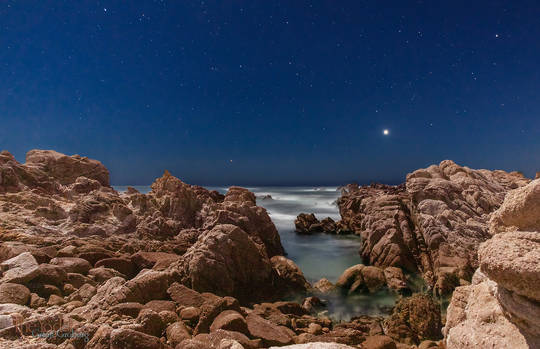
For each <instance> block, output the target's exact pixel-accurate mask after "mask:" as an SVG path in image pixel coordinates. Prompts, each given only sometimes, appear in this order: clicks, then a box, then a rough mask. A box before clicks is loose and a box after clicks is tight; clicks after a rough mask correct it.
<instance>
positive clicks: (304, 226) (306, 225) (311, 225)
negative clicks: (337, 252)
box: [294, 213, 323, 234]
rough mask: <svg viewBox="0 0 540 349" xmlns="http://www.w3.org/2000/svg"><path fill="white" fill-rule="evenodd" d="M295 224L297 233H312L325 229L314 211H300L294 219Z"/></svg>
mask: <svg viewBox="0 0 540 349" xmlns="http://www.w3.org/2000/svg"><path fill="white" fill-rule="evenodd" d="M294 226H295V228H296V232H297V233H301V234H312V233H320V232H322V231H323V229H322V226H321V223H320V222H319V220H318V219H317V218H316V217H315V215H314V214H313V213H310V214H307V213H300V214H299V215H298V216H297V217H296V220H295V221H294Z"/></svg>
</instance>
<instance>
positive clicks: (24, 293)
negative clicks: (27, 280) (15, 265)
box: [0, 282, 30, 305]
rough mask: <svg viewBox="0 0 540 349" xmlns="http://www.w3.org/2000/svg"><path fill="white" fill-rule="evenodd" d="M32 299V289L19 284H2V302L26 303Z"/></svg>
mask: <svg viewBox="0 0 540 349" xmlns="http://www.w3.org/2000/svg"><path fill="white" fill-rule="evenodd" d="M29 300H30V290H29V289H28V288H27V287H25V286H23V285H19V284H12V283H8V282H6V283H3V284H0V303H13V304H20V305H26V304H28V301H29Z"/></svg>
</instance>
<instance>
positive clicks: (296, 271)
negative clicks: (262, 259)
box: [270, 256, 311, 295]
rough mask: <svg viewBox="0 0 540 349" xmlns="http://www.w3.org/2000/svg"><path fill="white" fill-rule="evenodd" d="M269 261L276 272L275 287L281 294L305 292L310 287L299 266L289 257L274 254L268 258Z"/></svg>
mask: <svg viewBox="0 0 540 349" xmlns="http://www.w3.org/2000/svg"><path fill="white" fill-rule="evenodd" d="M270 263H271V264H272V268H273V269H274V271H275V272H276V274H277V277H276V278H275V280H276V282H275V283H274V284H275V287H276V288H277V289H278V290H279V292H280V294H281V295H297V294H300V293H305V292H307V290H308V289H309V288H310V287H311V286H310V284H309V283H308V282H307V281H306V278H305V277H304V274H303V273H302V271H301V270H300V268H299V267H298V266H297V265H296V264H295V263H294V262H293V261H291V260H290V259H288V258H285V257H283V256H274V257H272V258H271V259H270Z"/></svg>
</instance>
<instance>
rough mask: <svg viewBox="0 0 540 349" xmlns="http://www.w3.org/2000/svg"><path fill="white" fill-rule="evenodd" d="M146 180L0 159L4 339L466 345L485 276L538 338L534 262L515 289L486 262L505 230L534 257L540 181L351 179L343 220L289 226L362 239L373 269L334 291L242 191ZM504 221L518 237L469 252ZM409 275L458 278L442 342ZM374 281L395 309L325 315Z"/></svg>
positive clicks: (48, 156) (359, 269) (77, 164)
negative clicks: (314, 278)
mask: <svg viewBox="0 0 540 349" xmlns="http://www.w3.org/2000/svg"><path fill="white" fill-rule="evenodd" d="M151 188H152V190H151V191H150V192H149V193H147V194H141V193H139V192H138V191H137V190H135V189H133V188H129V189H128V190H127V191H126V192H124V193H119V192H117V191H115V190H114V189H113V188H112V187H111V186H110V184H109V172H108V170H107V169H106V168H105V166H103V165H102V164H101V163H100V162H99V161H96V160H91V159H88V158H85V157H81V156H78V155H73V156H67V155H64V154H60V153H57V152H54V151H47V150H33V151H30V152H28V154H27V157H26V162H25V163H24V164H22V163H19V162H18V161H16V159H15V158H14V157H13V156H12V155H11V154H10V153H8V152H7V151H3V152H1V153H0V241H1V243H0V271H1V274H0V277H1V278H0V347H2V348H4V347H5V348H12V347H24V348H48V347H51V348H53V347H60V348H70V349H71V348H77V349H78V348H115V349H116V348H176V349H182V348H222V349H225V348H235V349H239V348H269V347H276V346H279V347H284V346H287V347H290V348H296V347H297V348H347V347H349V348H350V347H353V348H354V347H355V348H412V347H417V346H418V347H420V348H428V347H441V348H442V347H445V345H446V343H447V344H448V347H453V348H465V347H466V345H470V343H473V342H471V341H467V338H470V336H471V334H470V333H467V332H464V331H461V332H460V331H459V328H461V327H464V328H468V329H471V328H474V326H481V325H482V324H481V323H478V321H479V320H478V319H477V318H476V317H473V315H472V313H471V314H469V313H467V311H469V309H468V307H467V306H466V305H467V304H469V303H470V302H474V297H473V296H472V295H473V294H476V293H478V292H483V291H482V290H480V289H479V291H476V289H477V288H478V287H480V286H481V285H484V284H489V285H493V284H496V285H499V286H498V290H499V292H497V293H496V295H495V296H493V297H495V301H494V302H499V303H497V304H499V305H500V309H503V310H501V311H500V314H502V315H500V314H499V313H497V314H499V315H500V318H501V319H506V320H504V321H507V322H508V323H511V324H514V322H516V321H517V323H518V324H517V325H515V326H517V328H518V329H519V330H520V331H521V330H522V329H524V330H525V331H527V333H528V334H527V336H524V337H523V338H525V339H523V341H522V342H519V343H520V344H523V343H525V344H524V345H527V343H529V345H531V343H536V342H535V338H537V336H538V333H540V331H538V322H537V321H536V320H535V319H537V317H536V318H535V317H534V314H536V313H528V312H527V310H523V309H524V307H526V306H527V307H528V308H529V309H536V308H534V307H533V308H531V307H530V305H529V304H533V305H535V304H537V303H535V302H538V300H539V299H538V298H536V297H538V295H537V294H536V290H537V289H538V288H534V287H532V288H531V283H533V284H534V283H537V282H538V259H536V263H535V262H534V259H529V260H528V262H529V264H530V265H529V264H527V266H526V267H524V268H525V269H523V270H521V269H519V270H518V271H516V273H517V275H518V276H519V277H521V276H523V278H524V279H523V280H524V281H523V282H522V283H518V284H517V285H518V286H517V289H516V288H515V287H514V286H510V285H509V282H507V281H506V277H507V276H508V275H507V274H506V270H507V269H511V268H510V267H508V268H507V267H505V266H503V267H501V268H502V270H503V272H501V270H500V268H499V266H497V267H494V266H492V262H489V261H491V259H490V257H489V256H490V254H492V253H493V252H492V250H494V249H496V247H497V246H498V244H500V243H501V242H499V240H498V239H499V235H500V236H501V237H502V236H508V239H509V240H508V241H511V242H512V243H515V245H516V249H517V250H518V252H519V251H521V250H520V249H521V248H523V247H524V246H525V247H526V248H529V247H530V246H532V252H530V253H532V255H531V257H530V258H534V257H535V256H536V254H537V253H538V248H537V245H534V244H538V235H537V234H539V233H538V230H540V229H539V227H540V225H538V220H537V218H534V217H539V215H538V208H539V207H540V203H539V201H538V197H539V196H537V195H538V188H540V183H539V180H536V181H532V182H531V181H530V180H528V179H526V178H525V177H523V176H522V175H520V174H518V173H506V172H503V171H486V170H470V169H468V168H465V167H460V166H458V165H456V164H454V163H453V162H450V161H445V162H443V163H441V164H440V165H439V166H432V167H430V168H428V169H426V170H418V171H415V172H414V173H412V174H410V175H409V176H407V182H406V184H405V185H402V186H397V187H391V186H384V185H373V186H369V187H358V186H352V185H349V186H347V187H346V188H345V189H344V190H343V193H342V197H341V198H340V199H339V200H338V205H339V208H340V213H341V216H342V220H341V221H339V222H333V221H329V220H323V222H315V221H313V220H312V217H308V216H306V217H301V218H299V223H298V224H297V227H299V226H300V227H301V229H303V231H302V232H304V233H308V232H318V231H328V232H330V231H335V232H338V233H345V232H353V233H355V234H358V235H360V236H361V237H362V238H363V245H362V247H361V254H362V257H363V258H364V260H365V261H366V264H369V265H366V266H364V265H357V266H353V267H351V268H349V269H347V270H346V271H344V273H343V275H342V277H341V278H340V279H339V280H338V282H337V283H336V284H335V285H333V284H331V283H330V282H329V281H328V280H326V281H325V280H324V279H323V280H321V281H319V282H317V283H316V284H314V285H310V284H309V283H308V282H307V281H306V279H305V277H304V275H303V273H302V271H301V270H300V269H299V268H298V266H297V265H296V264H295V263H294V262H293V261H291V260H289V259H287V258H286V257H285V256H284V254H285V251H284V249H283V247H282V245H281V241H280V236H279V234H278V232H277V230H276V228H275V226H274V224H273V223H272V221H271V219H270V217H269V216H268V214H267V212H266V210H265V209H264V208H262V207H259V206H257V203H256V199H255V196H254V194H253V193H251V192H250V191H248V190H247V189H244V188H240V187H231V188H230V189H229V190H228V192H227V193H226V195H222V194H220V193H218V192H216V191H209V190H207V189H205V188H203V187H200V186H194V185H189V184H186V183H184V182H182V181H181V180H179V179H178V178H176V177H174V176H172V175H171V174H170V173H168V172H167V171H166V172H165V174H164V175H163V176H162V177H161V178H158V179H156V181H155V182H154V183H153V184H152V187H151ZM531 188H532V189H531ZM514 189H515V190H514ZM511 190H514V191H511ZM522 191H526V193H525V194H523V193H522ZM509 192H510V193H512V195H511V194H508V195H507V193H509ZM514 193H518V194H514ZM520 193H521V194H520ZM505 196H506V197H507V199H506V201H504V204H503V200H504V199H505ZM524 197H525V199H523V198H524ZM531 197H532V199H531ZM508 200H512V202H515V204H511V203H507V201H508ZM520 200H522V201H523V200H525V201H526V202H524V203H520V202H521V201H520ZM527 200H528V201H527ZM496 210H498V211H496ZM493 212H495V213H493ZM535 215H536V216H535ZM531 217H533V218H531ZM313 218H314V217H313ZM490 219H491V223H490ZM520 222H525V223H523V225H522V226H521V225H520V224H521V223H520ZM321 223H322V224H321ZM314 224H315V225H314ZM489 226H491V228H489ZM508 227H511V228H508ZM516 227H517V228H516ZM507 230H512V231H513V233H512V234H517V235H515V236H514V235H507V233H504V234H502V233H501V234H499V235H495V236H494V237H493V239H492V240H490V241H488V242H487V243H484V245H482V247H481V248H480V249H479V246H480V244H481V243H483V242H485V241H487V240H488V239H489V238H491V237H492V234H496V233H500V232H505V231H507ZM520 230H526V231H527V232H526V233H525V232H523V233H522V232H519V231H520ZM508 234H510V233H508ZM490 242H491V244H492V245H493V246H492V245H490ZM503 243H506V242H503ZM531 244H532V245H531ZM478 251H480V258H478V257H477V256H478V254H477V253H478ZM483 252H485V256H484V255H483V254H482V253H483ZM535 253H536V254H535ZM518 254H519V253H518ZM508 258H509V260H510V259H512V255H511V254H509V255H508ZM321 262H324V261H321ZM479 267H480V270H481V271H477V272H476V273H474V271H475V270H476V269H477V268H479ZM505 268H506V269H505ZM403 271H405V272H419V273H421V274H422V275H423V277H424V279H425V280H426V282H427V283H428V285H430V286H431V287H432V288H433V290H434V294H435V295H449V294H451V293H452V291H453V290H454V289H455V288H456V287H458V288H457V290H456V292H454V297H453V299H452V304H451V306H450V307H449V310H448V316H447V319H448V320H447V321H446V327H445V330H444V333H445V334H446V336H447V337H446V338H445V339H444V340H443V339H442V332H441V328H442V326H443V322H444V319H443V318H442V317H441V313H440V309H439V307H438V306H437V305H436V303H435V302H434V300H433V299H432V298H431V296H430V295H425V294H424V295H423V294H415V295H412V296H411V292H410V287H409V285H408V280H407V277H406V275H405V274H404V272H403ZM512 272H513V270H512ZM531 273H532V274H531ZM473 274H474V275H475V277H474V278H473V277H472V276H473ZM512 275H513V274H512ZM519 277H518V279H519ZM488 278H489V279H488ZM471 280H472V284H471ZM512 280H516V279H512ZM519 280H521V279H519ZM512 282H514V281H511V282H510V283H512ZM459 286H462V287H459ZM482 287H484V288H489V287H488V286H482ZM383 288H385V289H390V290H392V292H396V294H400V295H401V296H402V297H401V298H400V300H399V301H398V303H397V304H396V306H395V307H394V309H393V312H392V314H391V315H390V316H389V317H386V318H383V317H368V316H359V317H356V318H353V319H352V320H351V321H348V322H336V321H332V320H331V319H330V318H329V317H328V316H327V314H326V313H325V311H324V309H325V307H324V298H325V296H326V295H328V294H330V293H332V292H342V293H346V294H347V293H354V292H363V293H373V292H377V291H378V290H380V289H383ZM456 295H459V296H456ZM515 295H517V296H515ZM518 296H519V297H518ZM292 299H294V300H297V301H292ZM527 302H528V303H527ZM494 304H495V303H494ZM501 304H502V305H501ZM460 309H461V310H460ZM497 309H499V308H497ZM535 311H537V310H535ZM456 314H458V315H456ZM508 314H511V315H508ZM516 319H518V320H516ZM475 321H476V322H475ZM500 321H503V320H500ZM513 321H514V322H513ZM503 325H504V324H503ZM503 325H501V326H503ZM478 333H480V334H481V333H483V332H482V331H479V332H478ZM516 336H517V335H516ZM516 338H518V337H516ZM520 338H521V337H520ZM320 343H326V344H320ZM474 343H476V342H474ZM486 343H487V342H486ZM486 347H487V346H486ZM522 347H524V346H522ZM531 347H534V346H531Z"/></svg>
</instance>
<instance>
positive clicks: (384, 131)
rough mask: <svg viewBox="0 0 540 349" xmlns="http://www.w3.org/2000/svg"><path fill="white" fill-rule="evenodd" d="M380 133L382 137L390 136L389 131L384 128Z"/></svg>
mask: <svg viewBox="0 0 540 349" xmlns="http://www.w3.org/2000/svg"><path fill="white" fill-rule="evenodd" d="M382 133H383V135H385V136H388V135H389V134H390V131H388V129H386V128H385V129H384V130H383V131H382Z"/></svg>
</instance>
